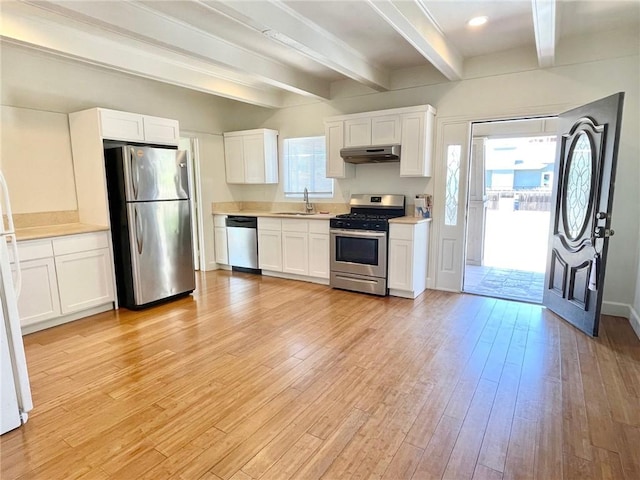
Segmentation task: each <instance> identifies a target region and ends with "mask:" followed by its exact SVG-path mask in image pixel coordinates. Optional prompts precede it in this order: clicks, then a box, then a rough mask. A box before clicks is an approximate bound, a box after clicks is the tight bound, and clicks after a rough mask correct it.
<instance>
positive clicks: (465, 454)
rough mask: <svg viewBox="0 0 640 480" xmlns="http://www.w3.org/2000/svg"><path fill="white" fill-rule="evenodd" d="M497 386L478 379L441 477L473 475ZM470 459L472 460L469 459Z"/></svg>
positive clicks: (459, 479)
mask: <svg viewBox="0 0 640 480" xmlns="http://www.w3.org/2000/svg"><path fill="white" fill-rule="evenodd" d="M497 388H498V385H497V384H496V383H495V382H491V381H489V380H484V379H483V380H480V383H479V384H478V388H477V389H476V392H475V394H474V396H473V400H472V401H471V405H470V406H469V410H468V412H467V415H466V416H465V419H464V422H463V423H462V427H461V428H460V433H459V434H458V438H457V440H456V444H455V445H454V447H453V451H452V452H451V456H450V457H449V462H448V463H447V468H446V469H445V472H444V475H443V477H442V478H443V479H452V480H462V479H471V478H472V477H473V472H474V470H475V463H476V459H477V458H478V454H479V452H480V447H481V445H482V439H483V437H484V432H485V429H486V426H487V422H488V421H489V414H490V412H491V409H492V407H493V402H494V399H495V395H496V390H497ZM470 459H472V461H469V460H470Z"/></svg>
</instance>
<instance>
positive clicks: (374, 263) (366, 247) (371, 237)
mask: <svg viewBox="0 0 640 480" xmlns="http://www.w3.org/2000/svg"><path fill="white" fill-rule="evenodd" d="M330 233H331V271H332V272H342V273H354V274H356V275H365V276H370V277H379V278H386V277H387V233H386V232H372V231H365V230H337V229H336V230H334V229H332V230H330Z"/></svg>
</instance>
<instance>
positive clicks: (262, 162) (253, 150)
mask: <svg viewBox="0 0 640 480" xmlns="http://www.w3.org/2000/svg"><path fill="white" fill-rule="evenodd" d="M224 159H225V166H226V173H227V176H226V178H227V183H254V184H260V183H278V132H277V130H268V129H265V128H261V129H256V130H243V131H240V132H225V133H224Z"/></svg>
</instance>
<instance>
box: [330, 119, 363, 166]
mask: <svg viewBox="0 0 640 480" xmlns="http://www.w3.org/2000/svg"><path fill="white" fill-rule="evenodd" d="M324 135H325V142H326V155H327V178H349V177H352V176H353V173H354V172H355V168H354V165H352V164H350V163H345V162H344V160H343V159H342V157H341V156H340V149H341V148H343V147H344V121H342V120H337V121H335V122H325V123H324Z"/></svg>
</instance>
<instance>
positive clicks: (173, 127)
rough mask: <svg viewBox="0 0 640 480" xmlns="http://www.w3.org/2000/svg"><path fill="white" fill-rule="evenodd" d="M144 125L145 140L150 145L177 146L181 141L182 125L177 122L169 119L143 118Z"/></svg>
mask: <svg viewBox="0 0 640 480" xmlns="http://www.w3.org/2000/svg"><path fill="white" fill-rule="evenodd" d="M142 121H143V124H144V140H145V142H149V143H160V144H165V143H166V144H169V145H177V144H178V141H179V140H180V125H179V123H178V121H177V120H171V119H169V118H159V117H150V116H149V115H144V116H143V117H142Z"/></svg>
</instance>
